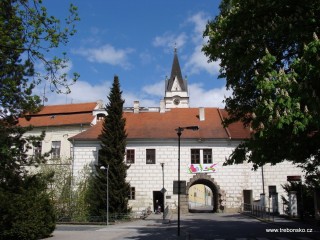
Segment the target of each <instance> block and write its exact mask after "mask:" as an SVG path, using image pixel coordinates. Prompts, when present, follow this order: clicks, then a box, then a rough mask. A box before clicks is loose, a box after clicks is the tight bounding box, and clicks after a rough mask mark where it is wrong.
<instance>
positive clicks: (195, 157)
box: [191, 149, 200, 164]
mask: <svg viewBox="0 0 320 240" xmlns="http://www.w3.org/2000/svg"><path fill="white" fill-rule="evenodd" d="M191 163H192V164H199V163H200V149H191Z"/></svg>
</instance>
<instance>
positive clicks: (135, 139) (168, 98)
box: [70, 50, 302, 213]
mask: <svg viewBox="0 0 320 240" xmlns="http://www.w3.org/2000/svg"><path fill="white" fill-rule="evenodd" d="M226 116H227V113H226V112H225V111H224V110H223V109H218V108H189V94H188V86H187V81H186V80H185V79H183V78H182V74H181V70H180V66H179V61H178V56H177V52H176V50H175V53H174V61H173V65H172V71H171V76H170V79H168V80H167V81H166V85H165V96H164V100H163V101H161V103H160V108H150V109H148V108H140V107H139V103H138V102H137V101H136V102H135V104H134V107H133V108H130V109H129V108H128V109H125V111H124V118H126V131H127V133H128V138H127V148H126V159H124V161H125V162H126V163H127V164H128V165H130V168H129V169H128V171H127V181H128V182H129V183H130V185H131V191H130V193H129V194H128V197H129V204H130V206H131V207H132V210H133V211H141V210H145V209H148V208H150V209H151V210H155V208H156V205H157V203H160V205H162V207H168V208H169V209H171V210H174V209H176V208H177V204H178V202H177V201H178V195H177V194H176V193H177V191H176V188H175V187H174V186H176V185H175V184H176V183H177V180H178V152H179V149H178V136H177V132H176V129H177V128H178V127H186V126H199V131H196V132H193V131H189V130H187V129H186V130H184V131H183V132H182V135H181V141H180V143H181V145H180V180H181V181H183V186H185V190H184V193H183V194H181V209H182V211H188V191H189V189H190V188H191V187H192V186H193V185H195V184H204V185H205V186H207V187H208V188H210V189H211V191H212V195H211V196H212V203H213V206H212V212H218V211H224V212H236V211H238V210H239V208H240V207H241V206H242V205H243V204H254V203H255V201H259V200H260V199H261V198H263V199H264V201H265V206H266V207H272V208H273V211H276V212H280V213H282V212H283V203H282V201H281V196H286V193H285V192H284V190H283V188H282V187H281V185H282V184H285V183H286V182H287V176H296V175H299V176H300V175H302V171H301V169H300V168H298V167H296V166H294V165H292V164H291V163H290V162H283V163H280V164H277V165H276V166H270V165H265V166H264V167H263V169H262V168H259V169H258V170H256V171H253V170H252V164H249V163H243V164H239V165H231V166H223V163H224V162H225V160H226V158H228V157H229V156H230V154H231V153H232V151H233V150H234V149H235V147H236V146H237V145H238V144H239V143H241V142H242V141H245V140H246V139H247V138H249V137H250V130H249V129H247V128H244V127H243V125H242V124H241V123H234V124H231V125H230V126H229V127H228V128H224V127H223V126H222V124H221V122H222V121H223V119H224V118H225V117H226ZM100 133H101V122H98V123H97V124H96V125H94V126H92V127H91V128H89V129H88V130H86V131H84V132H82V133H80V134H78V135H76V136H74V137H72V138H71V139H70V141H71V142H72V146H73V147H72V149H73V176H74V177H75V178H77V177H79V176H80V174H79V172H81V171H82V169H83V168H84V166H91V167H93V165H94V164H97V162H98V151H99V149H100V142H99V140H98V135H99V134H100ZM162 166H163V168H162ZM262 194H264V195H262ZM263 196H264V197H263Z"/></svg>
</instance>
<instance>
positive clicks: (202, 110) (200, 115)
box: [199, 107, 205, 121]
mask: <svg viewBox="0 0 320 240" xmlns="http://www.w3.org/2000/svg"><path fill="white" fill-rule="evenodd" d="M199 120H200V121H204V120H205V112H204V107H200V108H199Z"/></svg>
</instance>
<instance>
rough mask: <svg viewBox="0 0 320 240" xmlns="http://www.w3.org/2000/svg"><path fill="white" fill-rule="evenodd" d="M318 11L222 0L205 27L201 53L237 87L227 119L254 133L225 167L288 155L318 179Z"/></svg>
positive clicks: (318, 4) (316, 5) (295, 4)
mask: <svg viewBox="0 0 320 240" xmlns="http://www.w3.org/2000/svg"><path fill="white" fill-rule="evenodd" d="M319 15H320V1H319V0H305V1H296V0H294V1H293V0H281V1H278V0H268V1H258V0H223V1H222V2H221V5H220V14H219V15H218V16H217V17H216V18H215V19H214V20H212V21H210V22H209V23H208V24H207V27H206V30H205V32H204V37H208V41H207V43H206V45H205V46H204V47H203V51H204V53H205V54H206V55H207V56H208V57H209V59H210V61H218V60H219V61H220V66H221V70H220V77H221V78H225V79H226V81H227V88H229V89H231V90H232V91H233V95H232V96H231V97H229V98H227V99H226V108H227V110H228V112H229V113H230V117H229V119H227V120H226V124H229V123H231V122H233V121H237V120H241V121H243V122H244V123H245V125H246V126H250V127H251V128H252V132H253V133H252V138H251V139H250V140H248V141H245V142H243V143H242V144H240V145H239V146H238V147H237V149H236V150H235V151H234V152H233V154H232V155H231V156H230V158H229V159H228V160H227V162H226V163H227V164H233V163H241V162H243V161H244V160H248V161H251V162H253V163H254V166H255V167H258V166H261V165H264V164H265V163H271V164H276V163H279V162H282V161H284V160H285V159H287V160H290V161H292V162H293V163H297V164H299V165H300V166H301V167H303V168H304V169H305V170H306V171H307V173H308V174H310V175H314V174H318V176H319V174H320V172H319V153H320V151H319V146H320V131H319V127H320V116H319V113H320V112H319V109H320V99H319V96H320V81H319V77H320V55H319V53H320V41H319V39H318V36H317V35H318V34H319V32H320V18H319Z"/></svg>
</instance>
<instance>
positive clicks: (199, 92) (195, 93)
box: [37, 80, 232, 108]
mask: <svg viewBox="0 0 320 240" xmlns="http://www.w3.org/2000/svg"><path fill="white" fill-rule="evenodd" d="M111 85H112V81H111V80H108V81H105V82H103V83H100V84H90V83H88V82H86V81H77V82H76V84H74V85H73V86H71V93H70V94H68V95H63V94H56V93H53V92H49V91H47V93H46V97H47V98H48V100H49V101H48V102H46V103H45V104H46V105H54V104H67V103H81V102H95V101H97V100H103V102H104V103H107V101H108V100H107V96H108V95H109V91H110V87H111ZM163 86H164V83H163V81H161V82H158V83H155V84H153V85H147V86H145V87H143V88H142V92H131V91H127V90H124V91H123V94H122V97H123V99H125V104H124V106H126V107H132V106H133V102H134V101H139V102H140V106H142V107H159V104H160V100H161V99H163V97H164V90H163ZM37 93H38V94H39V95H41V96H42V94H43V88H42V87H41V88H38V89H37ZM189 94H190V107H200V106H201V107H221V108H223V107H224V103H223V100H224V99H225V97H228V96H231V94H232V92H231V91H227V90H226V88H225V87H221V88H213V89H208V90H207V89H204V87H203V86H202V84H190V85H189Z"/></svg>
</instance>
